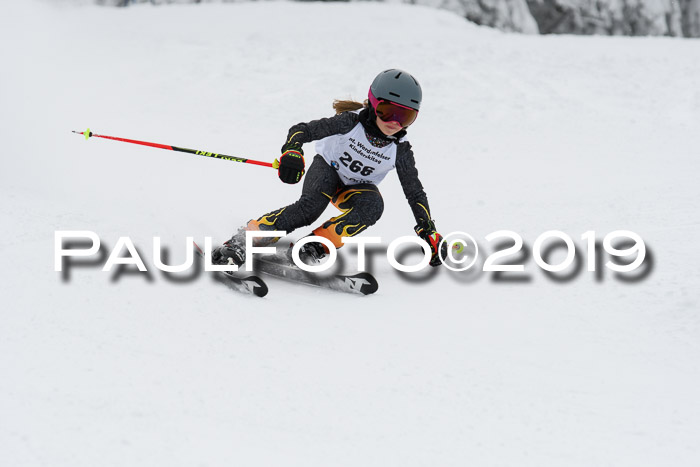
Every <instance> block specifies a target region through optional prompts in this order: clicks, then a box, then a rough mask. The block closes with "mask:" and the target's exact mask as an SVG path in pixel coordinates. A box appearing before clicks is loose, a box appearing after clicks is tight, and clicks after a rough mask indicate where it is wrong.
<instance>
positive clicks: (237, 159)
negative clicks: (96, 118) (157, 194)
mask: <svg viewBox="0 0 700 467" xmlns="http://www.w3.org/2000/svg"><path fill="white" fill-rule="evenodd" d="M73 133H76V134H79V135H85V140H86V141H87V139H88V138H90V137H91V136H94V137H95V138H105V139H111V140H114V141H121V142H123V143H131V144H140V145H142V146H150V147H152V148H160V149H168V150H170V151H178V152H187V153H190V154H196V155H198V156H204V157H213V158H214V159H221V160H224V161H233V162H243V163H244V164H255V165H262V166H263V167H272V168H273V169H277V168H278V167H279V162H278V161H277V159H275V161H274V162H262V161H255V160H253V159H245V158H243V157H233V156H227V155H226V154H217V153H215V152H207V151H200V150H198V149H187V148H179V147H177V146H170V145H168V144H160V143H149V142H148V141H138V140H135V139H127V138H118V137H116V136H107V135H98V134H96V133H93V132H91V131H90V128H88V129H87V130H86V131H73Z"/></svg>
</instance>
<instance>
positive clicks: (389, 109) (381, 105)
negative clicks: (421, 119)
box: [369, 89, 418, 128]
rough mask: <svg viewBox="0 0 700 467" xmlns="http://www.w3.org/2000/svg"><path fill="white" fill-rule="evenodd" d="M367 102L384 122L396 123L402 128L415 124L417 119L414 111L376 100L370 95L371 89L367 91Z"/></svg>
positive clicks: (393, 103) (416, 113) (389, 102)
mask: <svg viewBox="0 0 700 467" xmlns="http://www.w3.org/2000/svg"><path fill="white" fill-rule="evenodd" d="M369 102H370V104H372V107H374V111H375V113H376V114H377V117H379V118H381V119H382V120H383V121H385V122H398V123H399V125H401V126H402V127H404V128H406V127H407V126H409V125H410V124H411V123H413V122H415V121H416V118H417V117H418V111H417V110H416V109H412V108H410V107H406V106H404V105H401V104H397V103H396V102H391V101H387V100H384V99H377V98H376V97H374V94H372V90H371V89H370V90H369Z"/></svg>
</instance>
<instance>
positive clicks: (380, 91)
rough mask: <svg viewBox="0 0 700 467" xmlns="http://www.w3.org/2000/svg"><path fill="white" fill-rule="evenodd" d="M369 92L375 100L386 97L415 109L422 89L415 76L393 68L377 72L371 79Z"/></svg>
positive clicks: (421, 94) (418, 105)
mask: <svg viewBox="0 0 700 467" xmlns="http://www.w3.org/2000/svg"><path fill="white" fill-rule="evenodd" d="M369 92H370V94H372V95H373V96H374V98H375V99H377V100H381V99H386V100H388V101H392V102H396V103H397V104H401V105H403V106H406V107H410V108H411V109H415V110H419V109H420V102H421V100H422V98H423V91H422V90H421V88H420V84H418V81H417V80H416V78H414V77H413V76H412V75H411V74H410V73H408V72H405V71H403V70H397V69H395V68H393V69H391V70H385V71H382V72H381V73H379V74H378V75H377V77H376V78H374V81H372V84H371V85H370V87H369ZM370 100H371V99H370Z"/></svg>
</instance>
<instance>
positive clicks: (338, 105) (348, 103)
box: [333, 99, 369, 115]
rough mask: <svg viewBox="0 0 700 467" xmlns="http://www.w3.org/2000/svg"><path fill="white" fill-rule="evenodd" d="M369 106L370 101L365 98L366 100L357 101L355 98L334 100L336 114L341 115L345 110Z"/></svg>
mask: <svg viewBox="0 0 700 467" xmlns="http://www.w3.org/2000/svg"><path fill="white" fill-rule="evenodd" d="M366 107H369V101H368V100H367V99H365V101H364V102H357V101H353V100H340V99H336V100H334V101H333V108H334V109H335V114H336V115H339V114H341V113H343V112H347V111H352V110H359V109H363V108H366Z"/></svg>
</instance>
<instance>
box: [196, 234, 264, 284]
mask: <svg viewBox="0 0 700 467" xmlns="http://www.w3.org/2000/svg"><path fill="white" fill-rule="evenodd" d="M194 246H195V251H196V252H197V254H198V255H199V256H200V257H201V258H202V259H204V252H203V251H202V249H201V248H200V247H199V245H197V244H196V243H195V244H194ZM216 278H217V279H218V280H219V282H221V283H223V284H224V285H226V286H227V287H228V288H230V289H232V290H235V291H236V292H242V293H246V294H252V295H255V296H256V297H264V296H265V295H267V292H268V288H267V284H265V281H263V280H262V279H261V278H259V277H258V276H255V275H250V276H239V275H236V274H235V273H233V272H225V271H216Z"/></svg>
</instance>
